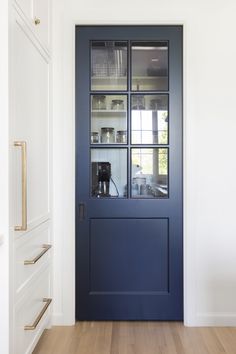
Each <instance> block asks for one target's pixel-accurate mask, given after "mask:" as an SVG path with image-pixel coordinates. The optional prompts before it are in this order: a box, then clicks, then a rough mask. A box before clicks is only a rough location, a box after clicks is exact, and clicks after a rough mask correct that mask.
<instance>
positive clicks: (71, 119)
mask: <svg viewBox="0 0 236 354" xmlns="http://www.w3.org/2000/svg"><path fill="white" fill-rule="evenodd" d="M63 24H64V26H61V35H62V42H60V43H58V47H56V50H55V53H54V54H55V55H62V53H63V52H66V50H65V49H67V50H68V52H67V53H68V55H67V56H66V55H65V56H63V59H62V60H63V66H62V67H61V65H60V68H59V71H60V75H61V77H60V78H59V79H60V80H58V77H56V79H55V77H54V87H55V88H56V94H55V91H54V94H53V95H54V98H55V97H56V98H55V99H54V107H55V108H56V106H58V95H59V96H60V98H61V99H62V101H61V105H62V106H61V108H62V112H63V113H64V114H63V117H61V121H60V122H58V115H57V112H58V107H57V108H56V109H54V117H53V120H54V124H53V125H54V132H53V136H54V137H56V139H53V145H54V146H53V150H54V151H56V155H57V156H58V157H59V154H60V153H62V156H63V157H62V161H60V162H59V163H58V164H55V166H54V177H55V178H54V182H55V181H56V179H57V175H58V172H59V171H60V173H63V180H64V185H65V188H64V189H63V191H61V190H60V189H59V186H55V190H56V191H57V193H59V194H58V196H57V197H56V198H54V208H55V209H54V212H55V213H54V218H53V229H54V235H55V236H54V242H55V246H54V248H55V254H56V256H57V255H58V253H59V254H62V252H63V258H64V263H63V264H61V263H60V260H59V257H58V256H57V257H56V260H55V261H54V286H55V291H54V294H55V303H56V308H55V309H54V315H53V324H55V325H57V324H60V325H62V324H64V325H73V324H74V323H75V267H76V265H75V237H76V234H75V192H74V191H75V118H76V117H75V64H76V63H75V28H76V26H96V25H97V26H99V25H101V26H106V25H107V26H119V25H121V26H133V25H134V26H135V25H136V26H142V25H144V26H145V25H146V26H148V25H153V26H158V25H160V26H163V25H166V26H168V25H169V26H170V25H179V26H182V27H183V292H184V324H185V325H186V326H192V325H195V324H196V311H195V304H196V299H195V293H196V292H195V286H196V285H195V279H194V278H193V277H192V274H196V273H195V242H194V236H192V237H191V238H189V239H188V238H187V235H189V234H191V233H192V232H193V229H194V225H192V223H190V220H189V219H188V199H189V195H188V193H189V191H188V189H187V184H188V175H189V171H188V170H187V155H188V154H187V144H186V141H187V130H186V126H187V118H186V99H185V98H186V90H185V87H186V86H187V85H186V82H187V75H188V72H187V63H186V58H187V55H186V53H187V49H186V44H187V39H186V36H187V24H186V22H185V21H163V22H162V21H161V22H160V21H158V23H153V22H151V23H147V22H145V23H137V22H135V23H128V24H127V22H125V23H122V22H116V23H102V22H101V21H93V22H92V23H91V22H90V21H79V22H78V21H71V20H70V21H67V22H66V21H64V22H63ZM57 35H58V34H57ZM65 68H66V69H65ZM57 69H58V68H57ZM55 76H56V75H55ZM61 81H62V83H63V84H62V91H61V92H59V93H58V89H57V88H58V82H60V84H61ZM63 93H66V95H64V94H63ZM63 98H64V100H63ZM65 113H66V114H65ZM66 125H67V126H66ZM65 126H66V128H65ZM58 134H59V136H60V137H63V138H64V144H63V145H62V147H61V149H60V148H59V149H58V143H57V142H58V139H59V138H58ZM65 165H66V168H65ZM58 200H60V202H61V203H63V206H64V210H65V213H64V214H63V223H62V220H61V215H60V213H59V211H60V210H59V209H60V208H58V207H56V206H55V201H58ZM57 208H58V210H57ZM57 211H58V213H57ZM62 224H64V227H63V231H64V232H63V233H62V234H61V239H59V238H58V236H57V234H56V232H57V230H59V229H60V226H62ZM65 245H66V247H64V246H65ZM60 272H61V277H60V279H59V280H58V279H57V274H59V273H60ZM68 274H70V276H68Z"/></svg>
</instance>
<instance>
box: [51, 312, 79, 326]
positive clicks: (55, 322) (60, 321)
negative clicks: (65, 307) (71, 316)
mask: <svg viewBox="0 0 236 354" xmlns="http://www.w3.org/2000/svg"><path fill="white" fill-rule="evenodd" d="M66 317H67V316H64V315H63V313H54V314H53V315H52V326H73V325H74V324H75V322H74V321H70V320H68V318H66Z"/></svg>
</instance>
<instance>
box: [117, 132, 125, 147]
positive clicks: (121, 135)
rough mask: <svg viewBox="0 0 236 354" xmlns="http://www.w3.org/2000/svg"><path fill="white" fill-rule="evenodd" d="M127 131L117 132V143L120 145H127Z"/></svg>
mask: <svg viewBox="0 0 236 354" xmlns="http://www.w3.org/2000/svg"><path fill="white" fill-rule="evenodd" d="M126 137H127V131H126V130H117V132H116V142H117V143H118V144H126Z"/></svg>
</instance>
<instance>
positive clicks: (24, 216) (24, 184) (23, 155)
mask: <svg viewBox="0 0 236 354" xmlns="http://www.w3.org/2000/svg"><path fill="white" fill-rule="evenodd" d="M14 146H17V147H18V146H19V147H21V161H22V172H21V173H22V187H21V188H22V225H21V226H15V231H26V230H27V144H26V141H15V142H14Z"/></svg>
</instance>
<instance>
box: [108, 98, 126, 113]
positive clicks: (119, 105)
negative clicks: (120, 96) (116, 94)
mask: <svg viewBox="0 0 236 354" xmlns="http://www.w3.org/2000/svg"><path fill="white" fill-rule="evenodd" d="M111 109H114V110H117V111H118V110H120V111H121V110H124V101H123V100H112V101H111Z"/></svg>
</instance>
